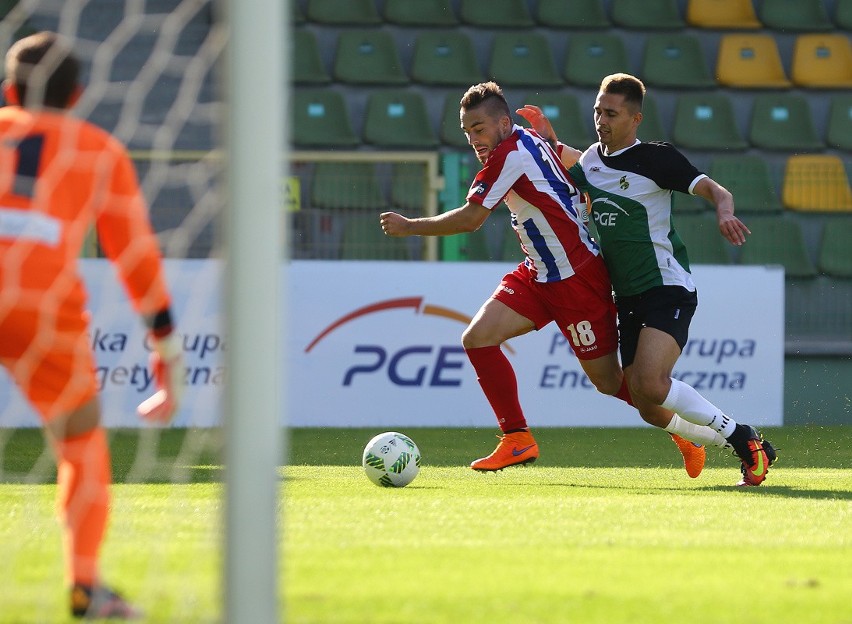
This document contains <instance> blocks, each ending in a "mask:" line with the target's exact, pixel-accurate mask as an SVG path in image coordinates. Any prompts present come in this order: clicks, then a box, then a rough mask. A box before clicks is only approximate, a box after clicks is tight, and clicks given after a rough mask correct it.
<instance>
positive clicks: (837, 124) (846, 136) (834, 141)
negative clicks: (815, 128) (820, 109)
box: [826, 93, 852, 151]
mask: <svg viewBox="0 0 852 624" xmlns="http://www.w3.org/2000/svg"><path fill="white" fill-rule="evenodd" d="M826 134H827V136H826V139H827V140H828V144H829V145H831V146H832V147H836V148H838V149H842V150H847V151H852V94H849V93H843V94H838V95H835V96H834V97H832V98H831V107H830V109H829V113H828V129H827V132H826Z"/></svg>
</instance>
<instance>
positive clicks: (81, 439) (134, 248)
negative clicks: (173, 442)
mask: <svg viewBox="0 0 852 624" xmlns="http://www.w3.org/2000/svg"><path fill="white" fill-rule="evenodd" d="M78 77H79V62H78V61H77V60H76V58H75V57H74V55H73V53H72V52H71V49H70V47H69V45H68V44H67V42H65V41H63V40H62V39H61V38H59V37H58V36H57V35H55V34H54V33H50V32H41V33H37V34H35V35H32V36H30V37H26V38H24V39H21V40H20V41H18V42H17V43H15V44H14V45H13V46H12V47H11V49H10V50H9V52H8V54H7V55H6V80H5V82H4V83H3V94H4V96H5V99H6V103H7V106H5V107H3V108H2V109H0V361H2V364H3V366H4V367H5V368H6V369H7V370H8V371H9V374H10V375H11V377H12V378H13V379H14V380H15V382H16V383H17V385H18V386H19V388H20V389H21V391H22V392H23V394H24V395H25V396H26V397H27V398H28V399H29V401H30V403H31V404H32V405H33V407H34V408H35V409H36V411H37V412H38V414H39V415H40V417H41V419H42V421H43V423H44V427H45V430H46V432H47V436H48V438H49V440H50V443H51V445H52V447H53V450H54V452H55V455H56V460H57V468H58V469H57V511H58V514H59V516H60V518H61V521H62V523H63V525H64V533H65V534H64V544H65V551H66V552H65V559H66V566H67V579H68V582H69V585H70V602H71V612H72V614H73V615H74V616H76V617H87V618H105V617H111V618H121V619H130V618H134V617H137V616H138V615H139V613H138V612H137V611H136V610H135V609H134V608H133V607H132V606H130V605H129V604H128V603H127V602H125V600H124V599H122V598H121V596H119V595H118V594H117V593H115V592H114V591H112V590H111V589H109V588H108V587H106V586H104V585H103V584H102V582H101V579H100V577H99V574H98V558H99V554H98V553H99V550H100V546H101V543H102V542H103V538H104V533H105V529H106V524H107V517H108V515H109V485H110V483H111V480H112V476H111V471H110V456H109V448H108V446H107V440H106V436H105V433H104V429H103V428H102V426H101V424H100V420H101V408H100V404H99V401H98V397H97V385H96V379H95V375H94V369H95V360H94V356H93V353H92V351H91V348H90V344H89V332H88V329H89V328H88V321H89V315H88V313H87V311H86V292H85V288H84V285H83V281H82V278H81V276H80V274H79V272H78V266H77V257H78V256H79V255H80V250H81V247H82V245H83V241H84V238H85V236H86V234H87V232H88V231H89V229H90V228H91V226H92V225H93V224H94V226H95V227H96V229H97V233H98V236H99V240H100V243H101V246H102V248H103V250H104V251H105V253H106V255H107V257H108V258H109V259H110V261H111V262H112V263H113V265H114V266H115V268H116V271H117V273H118V276H119V278H120V279H121V281H122V283H123V285H124V287H125V289H126V291H127V293H128V296H129V297H130V300H131V301H132V302H133V305H134V308H135V309H136V310H137V311H138V312H139V313H140V314H141V316H142V318H143V319H144V321H145V323H146V325H147V327H148V330H149V332H150V343H151V345H152V346H153V351H152V355H151V364H152V366H153V368H154V372H155V376H156V379H157V386H158V391H157V393H156V394H155V395H154V396H153V397H151V398H150V399H148V400H146V401H145V402H143V404H142V405H140V409H139V412H140V414H141V415H142V416H143V417H145V418H147V419H150V420H152V421H156V422H160V423H168V422H169V421H170V420H171V418H172V416H173V414H174V412H175V409H176V408H177V405H178V401H179V391H180V389H181V384H182V381H183V380H182V379H181V376H182V375H183V373H184V370H183V364H182V352H181V347H180V341H179V339H178V337H177V335H176V334H175V333H173V324H172V317H171V313H170V310H169V306H170V298H169V293H168V290H167V287H166V281H165V277H164V274H163V268H162V263H161V259H160V251H159V247H158V245H157V239H156V237H155V236H154V233H153V231H152V228H151V224H150V222H149V220H148V216H147V208H146V204H145V200H144V198H143V196H142V193H141V191H140V188H139V184H138V181H137V178H136V173H135V171H134V168H133V164H132V162H131V161H130V159H129V157H128V155H127V153H126V151H125V148H124V147H123V146H122V145H121V144H120V143H119V142H118V141H117V140H116V139H115V138H113V137H111V136H110V135H109V134H107V133H106V132H104V131H103V130H101V129H99V128H97V127H95V126H93V125H91V124H89V123H87V122H85V121H81V120H78V119H75V118H74V117H72V116H71V115H70V114H69V113H68V111H69V109H70V108H71V107H72V106H73V105H74V104H75V103H76V102H77V100H78V98H79V96H80V93H81V87H80V85H79V83H78Z"/></svg>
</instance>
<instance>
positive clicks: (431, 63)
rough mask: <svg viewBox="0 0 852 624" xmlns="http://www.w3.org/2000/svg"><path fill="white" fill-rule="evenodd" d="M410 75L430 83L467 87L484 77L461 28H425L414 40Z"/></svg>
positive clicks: (417, 80)
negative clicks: (439, 30) (459, 29)
mask: <svg viewBox="0 0 852 624" xmlns="http://www.w3.org/2000/svg"><path fill="white" fill-rule="evenodd" d="M411 78H412V80H414V81H416V82H422V83H424V84H431V85H458V86H464V87H468V86H470V85H472V84H476V83H478V82H481V81H482V72H481V71H480V69H479V64H478V63H477V60H476V53H475V52H474V49H473V44H472V43H471V40H470V37H468V36H467V35H466V34H464V33H463V32H461V31H441V32H431V31H430V32H424V33H422V34H421V35H419V36H418V37H417V40H416V41H415V43H414V60H413V61H412V66H411Z"/></svg>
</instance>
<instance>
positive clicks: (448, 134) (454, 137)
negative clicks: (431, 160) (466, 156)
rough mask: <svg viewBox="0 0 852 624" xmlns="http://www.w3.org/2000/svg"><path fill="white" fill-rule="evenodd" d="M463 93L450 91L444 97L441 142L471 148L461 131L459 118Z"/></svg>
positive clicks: (440, 132) (456, 146)
mask: <svg viewBox="0 0 852 624" xmlns="http://www.w3.org/2000/svg"><path fill="white" fill-rule="evenodd" d="M461 96H462V94H461V93H448V94H447V95H446V97H445V98H444V106H443V108H442V111H443V112H442V113H441V128H440V131H439V132H438V134H439V135H440V137H441V142H442V143H444V144H445V145H448V146H450V147H455V148H468V149H469V148H470V144H469V143H468V142H467V137H465V135H464V132H462V131H461V123H460V120H459V100H460V99H461Z"/></svg>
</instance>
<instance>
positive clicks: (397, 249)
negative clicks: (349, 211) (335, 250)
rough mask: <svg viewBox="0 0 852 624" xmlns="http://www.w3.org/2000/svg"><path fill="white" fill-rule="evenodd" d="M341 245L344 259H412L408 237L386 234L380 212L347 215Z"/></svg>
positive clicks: (341, 254) (341, 253) (341, 255)
mask: <svg viewBox="0 0 852 624" xmlns="http://www.w3.org/2000/svg"><path fill="white" fill-rule="evenodd" d="M345 219H346V223H345V225H344V226H343V236H342V239H341V245H340V257H341V259H342V260H410V259H411V254H410V252H409V246H408V239H405V238H398V237H394V236H386V235H385V233H384V232H383V231H382V228H381V226H380V225H379V214H378V213H373V214H367V215H347V216H346V217H345Z"/></svg>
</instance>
